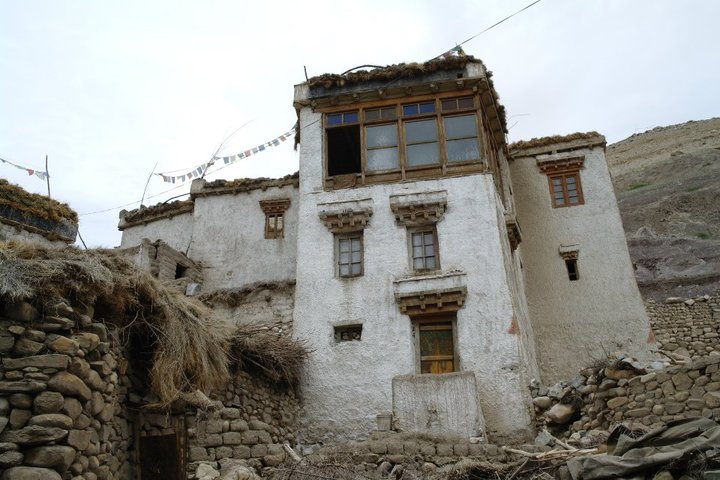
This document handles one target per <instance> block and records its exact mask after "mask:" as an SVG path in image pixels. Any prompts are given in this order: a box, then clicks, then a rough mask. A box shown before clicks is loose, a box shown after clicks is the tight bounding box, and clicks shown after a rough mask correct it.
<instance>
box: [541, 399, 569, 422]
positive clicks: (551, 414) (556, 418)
mask: <svg viewBox="0 0 720 480" xmlns="http://www.w3.org/2000/svg"><path fill="white" fill-rule="evenodd" d="M574 413H575V409H574V408H573V406H572V405H566V404H564V403H558V404H555V405H553V407H552V408H551V409H550V410H548V411H547V413H546V414H545V417H546V418H547V419H548V421H549V422H551V423H555V424H557V425H565V424H566V423H568V422H569V421H570V419H571V418H572V416H573V414H574Z"/></svg>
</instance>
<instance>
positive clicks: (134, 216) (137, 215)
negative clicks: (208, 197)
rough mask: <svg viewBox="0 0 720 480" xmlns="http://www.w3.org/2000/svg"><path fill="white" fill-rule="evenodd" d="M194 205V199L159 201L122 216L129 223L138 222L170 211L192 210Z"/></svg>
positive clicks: (182, 211)
mask: <svg viewBox="0 0 720 480" xmlns="http://www.w3.org/2000/svg"><path fill="white" fill-rule="evenodd" d="M194 206H195V202H193V201H192V200H176V201H174V202H169V203H158V204H157V205H152V206H150V207H140V208H137V209H135V210H131V211H129V212H125V213H123V214H122V217H123V219H124V220H125V222H127V223H136V222H140V221H143V220H147V219H149V218H151V217H157V216H160V215H165V214H170V213H172V214H175V215H179V214H181V213H185V212H191V211H192V210H193V208H194Z"/></svg>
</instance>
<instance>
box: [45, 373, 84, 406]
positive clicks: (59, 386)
mask: <svg viewBox="0 0 720 480" xmlns="http://www.w3.org/2000/svg"><path fill="white" fill-rule="evenodd" d="M48 388H49V389H50V390H53V391H56V392H60V393H62V394H63V395H69V396H71V397H79V398H81V399H83V400H84V401H87V400H90V399H91V398H92V392H91V391H90V389H89V388H88V386H87V385H85V382H83V381H82V380H80V379H79V378H78V377H76V376H75V375H73V374H72V373H69V372H58V373H56V374H55V376H53V377H52V378H51V379H50V381H49V382H48Z"/></svg>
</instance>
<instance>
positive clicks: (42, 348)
mask: <svg viewBox="0 0 720 480" xmlns="http://www.w3.org/2000/svg"><path fill="white" fill-rule="evenodd" d="M0 354H1V355H2V357H3V358H2V365H1V366H0V470H4V473H3V476H2V479H3V480H19V479H23V480H24V479H35V478H37V479H41V478H42V479H47V480H53V479H73V480H95V479H103V480H107V479H120V478H123V479H124V478H130V477H129V475H130V459H129V455H128V450H129V449H130V448H131V439H132V435H131V424H130V423H129V422H128V420H127V415H126V411H125V409H124V407H123V404H124V400H125V394H126V388H127V386H126V384H125V382H124V381H123V368H124V367H123V365H125V362H124V361H123V360H122V356H121V355H120V352H119V351H118V347H117V345H114V344H113V342H111V335H110V334H109V332H108V329H107V328H106V326H105V325H104V324H103V323H98V322H95V321H94V320H93V310H92V308H83V307H80V306H74V307H73V306H71V305H70V304H69V303H67V302H58V303H57V304H56V305H55V306H54V307H53V308H51V309H48V310H46V311H45V312H42V313H41V312H38V310H37V309H36V308H35V307H34V306H33V305H31V304H29V303H25V302H16V303H7V304H4V305H2V317H1V318H0Z"/></svg>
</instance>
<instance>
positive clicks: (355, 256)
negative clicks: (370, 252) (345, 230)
mask: <svg viewBox="0 0 720 480" xmlns="http://www.w3.org/2000/svg"><path fill="white" fill-rule="evenodd" d="M336 242H337V243H336V248H337V273H338V276H340V277H357V276H360V275H362V274H363V240H362V233H357V234H352V235H337V236H336Z"/></svg>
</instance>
